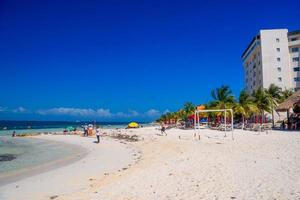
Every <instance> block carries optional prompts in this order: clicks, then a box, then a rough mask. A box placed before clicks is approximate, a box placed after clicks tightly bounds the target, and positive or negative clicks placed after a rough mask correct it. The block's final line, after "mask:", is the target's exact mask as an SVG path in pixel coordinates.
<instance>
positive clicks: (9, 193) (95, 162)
mask: <svg viewBox="0 0 300 200" xmlns="http://www.w3.org/2000/svg"><path fill="white" fill-rule="evenodd" d="M34 137H35V138H37V139H40V138H41V139H46V140H51V141H55V142H56V141H60V142H63V143H67V144H71V145H75V146H77V147H79V148H80V149H81V148H85V150H86V155H84V156H83V157H81V158H80V159H77V158H75V162H72V163H70V162H68V163H67V164H66V165H63V166H62V165H60V164H61V163H60V164H59V165H57V163H54V164H53V165H52V166H51V167H50V168H48V169H49V171H44V172H42V173H38V174H36V173H34V175H32V176H28V177H25V178H23V179H21V180H18V181H15V182H12V183H8V184H6V185H3V186H0V199H49V198H50V197H52V196H63V195H66V194H71V193H74V192H77V191H81V190H82V188H86V187H88V186H89V185H90V184H91V183H92V182H94V181H96V180H98V179H99V178H101V177H107V176H109V175H110V174H112V173H114V172H117V171H118V170H123V169H125V168H129V167H130V166H132V165H134V163H135V156H134V155H137V154H138V153H137V152H136V150H135V149H134V148H133V146H132V145H130V144H128V143H127V142H123V141H121V140H117V139H113V138H109V137H104V138H102V140H101V142H100V144H97V143H94V142H95V140H96V139H95V138H94V137H79V136H74V135H40V136H34ZM72 161H74V160H72Z"/></svg>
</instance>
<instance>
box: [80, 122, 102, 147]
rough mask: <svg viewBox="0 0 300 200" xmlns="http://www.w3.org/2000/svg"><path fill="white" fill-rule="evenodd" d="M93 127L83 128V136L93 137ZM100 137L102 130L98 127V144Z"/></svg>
mask: <svg viewBox="0 0 300 200" xmlns="http://www.w3.org/2000/svg"><path fill="white" fill-rule="evenodd" d="M93 130H94V129H93V126H92V125H89V126H87V125H85V126H84V127H83V136H84V137H88V136H89V135H93ZM100 135H101V130H100V126H96V137H97V143H100Z"/></svg>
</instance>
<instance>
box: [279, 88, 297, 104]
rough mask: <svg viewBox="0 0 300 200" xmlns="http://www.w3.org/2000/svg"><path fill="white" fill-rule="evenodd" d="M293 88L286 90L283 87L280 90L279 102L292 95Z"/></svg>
mask: <svg viewBox="0 0 300 200" xmlns="http://www.w3.org/2000/svg"><path fill="white" fill-rule="evenodd" d="M293 93H294V92H293V90H288V89H285V90H283V91H282V92H281V100H280V102H283V101H284V100H286V99H287V98H289V97H290V96H292V94H293Z"/></svg>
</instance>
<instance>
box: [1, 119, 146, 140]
mask: <svg viewBox="0 0 300 200" xmlns="http://www.w3.org/2000/svg"><path fill="white" fill-rule="evenodd" d="M86 124H94V125H100V126H101V127H102V128H125V127H126V126H127V124H128V122H84V121H83V122H74V121H4V120H2V121H1V120H0V136H1V135H11V134H12V133H13V131H16V133H17V134H26V133H43V132H58V131H63V130H64V129H66V128H67V127H70V126H72V127H74V128H77V129H79V130H80V129H81V127H82V126H83V125H86ZM142 124H144V123H142Z"/></svg>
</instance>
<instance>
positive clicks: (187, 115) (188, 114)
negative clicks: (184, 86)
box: [183, 102, 195, 120]
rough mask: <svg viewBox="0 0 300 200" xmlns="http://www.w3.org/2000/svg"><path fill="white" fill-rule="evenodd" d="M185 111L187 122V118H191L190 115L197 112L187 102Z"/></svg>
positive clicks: (191, 104) (192, 105)
mask: <svg viewBox="0 0 300 200" xmlns="http://www.w3.org/2000/svg"><path fill="white" fill-rule="evenodd" d="M183 110H184V118H185V120H186V119H187V117H189V116H190V115H192V114H194V112H195V106H194V104H193V103H191V102H186V103H185V104H184V108H183Z"/></svg>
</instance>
